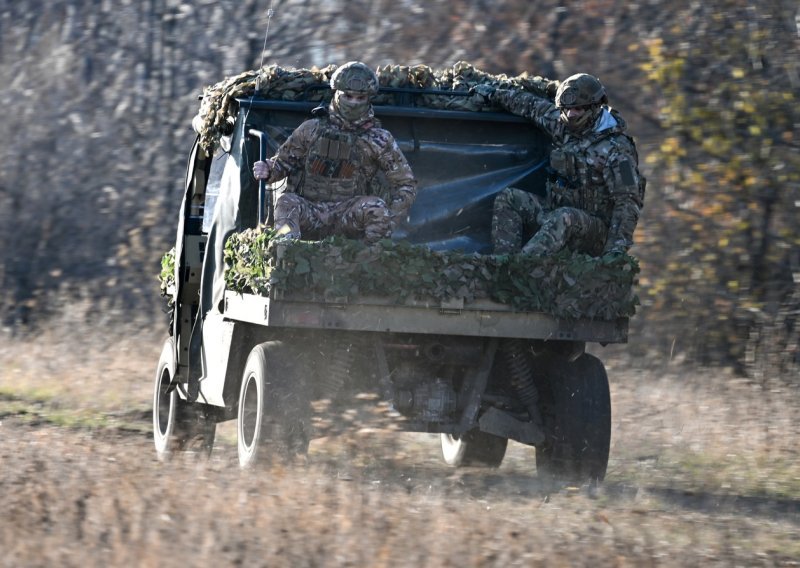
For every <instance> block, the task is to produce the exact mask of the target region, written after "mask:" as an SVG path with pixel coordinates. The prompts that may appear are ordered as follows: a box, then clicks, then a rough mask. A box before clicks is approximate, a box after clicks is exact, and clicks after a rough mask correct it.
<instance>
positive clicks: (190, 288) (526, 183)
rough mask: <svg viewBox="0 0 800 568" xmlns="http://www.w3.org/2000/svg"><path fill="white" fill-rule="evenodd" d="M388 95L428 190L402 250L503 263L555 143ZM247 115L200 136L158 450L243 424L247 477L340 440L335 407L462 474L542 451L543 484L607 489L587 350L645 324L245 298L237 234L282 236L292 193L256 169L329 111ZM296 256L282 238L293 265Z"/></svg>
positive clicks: (446, 300)
mask: <svg viewBox="0 0 800 568" xmlns="http://www.w3.org/2000/svg"><path fill="white" fill-rule="evenodd" d="M320 88H321V89H323V90H324V88H325V86H324V85H322V86H320ZM386 93H389V94H391V95H392V96H391V104H382V105H376V106H375V113H376V116H377V117H378V118H379V119H380V121H381V122H382V125H383V127H384V128H387V129H388V130H389V131H390V132H392V134H393V135H394V136H395V138H396V140H397V142H398V144H399V146H400V148H401V150H403V152H404V153H405V155H406V157H407V159H408V161H409V163H410V165H411V167H412V169H413V171H414V173H415V176H416V177H417V179H418V181H419V190H418V196H417V199H416V201H415V203H414V205H413V207H412V209H411V211H410V213H409V217H408V219H407V220H406V221H405V222H404V223H402V224H401V225H400V226H399V227H398V229H397V230H396V231H395V233H394V234H393V237H392V238H393V240H394V241H396V242H405V243H410V244H411V245H412V246H413V247H419V248H420V249H424V250H429V251H436V253H437V254H441V255H447V254H451V253H452V254H460V255H462V256H461V257H460V258H464V257H465V255H466V256H469V255H472V257H473V258H478V257H481V256H483V255H491V243H490V223H491V206H492V201H493V199H494V196H495V195H496V194H497V193H498V192H499V191H501V190H502V189H503V188H505V187H508V186H514V187H518V188H523V189H526V190H528V191H532V192H536V193H540V194H541V193H543V192H544V191H545V182H546V177H547V175H548V173H547V165H548V152H549V141H548V140H547V139H546V138H545V137H544V136H543V135H542V134H541V132H540V131H539V130H537V129H536V128H535V127H534V126H533V125H532V124H531V123H529V122H528V121H525V120H523V119H521V118H519V117H516V116H513V115H510V114H507V113H502V112H487V111H483V112H473V111H466V110H450V109H447V108H438V109H437V108H427V107H424V106H420V105H419V104H418V99H419V97H420V96H421V95H424V94H433V95H436V94H437V92H436V91H435V90H428V91H425V90H418V89H417V90H407V89H403V88H395V89H386V88H385V89H382V94H386ZM439 94H441V93H439ZM457 94H460V95H463V94H464V93H457ZM231 104H232V105H233V107H232V108H233V109H234V110H233V111H232V113H231V116H232V117H234V116H235V119H232V120H231V121H229V122H230V129H229V131H227V132H226V133H225V135H224V136H223V137H222V139H221V143H220V145H219V148H218V149H217V150H216V151H215V152H213V155H209V154H210V152H206V151H204V150H203V148H201V147H200V145H199V143H198V144H196V145H195V147H194V149H193V151H192V152H191V155H190V157H189V162H188V171H187V176H186V184H185V195H184V199H183V202H182V205H181V208H180V211H179V214H178V223H177V225H178V229H177V238H176V246H175V268H174V275H175V278H174V283H173V284H172V285H171V286H170V288H169V298H170V304H171V307H170V311H171V314H172V323H171V330H170V336H169V337H168V339H167V340H166V341H165V343H164V347H163V351H162V354H161V358H160V360H159V363H158V366H157V370H156V374H155V384H154V396H153V428H154V440H155V446H156V450H157V453H158V455H159V456H160V457H162V458H166V457H169V456H170V455H172V454H173V453H175V452H179V451H186V450H193V451H199V452H210V451H211V448H212V446H213V444H214V438H215V432H216V426H217V424H218V423H220V422H223V421H227V420H236V422H237V438H238V456H239V462H240V465H241V466H243V467H249V466H252V465H253V464H255V463H258V462H261V461H264V460H271V459H277V458H278V457H280V456H285V455H287V454H292V453H293V452H301V453H302V452H304V451H306V450H307V448H308V444H309V441H310V440H311V439H313V438H314V437H315V436H319V435H324V434H325V432H324V430H322V429H320V428H318V427H317V426H316V425H317V424H319V423H321V422H320V420H319V414H320V413H328V414H329V415H331V416H337V415H340V414H341V413H342V412H343V411H344V410H346V409H347V408H348V407H349V406H350V405H352V404H355V403H356V401H358V402H359V404H362V405H363V404H370V405H374V406H375V408H376V409H377V411H376V413H375V416H378V417H380V420H389V421H390V422H391V423H392V424H393V428H395V429H399V430H404V431H410V432H420V433H435V434H439V435H440V436H441V450H442V457H443V460H444V462H445V463H446V464H447V465H449V466H455V467H459V466H483V467H498V466H499V465H500V464H501V462H502V460H503V458H504V455H505V453H506V448H507V445H508V442H509V440H514V441H516V442H519V443H522V444H526V445H529V446H534V447H535V448H536V451H535V456H536V458H535V460H536V464H535V468H536V471H538V472H539V474H540V475H548V476H559V477H564V478H568V479H571V480H573V481H578V482H589V481H593V480H595V481H596V480H602V479H603V477H604V475H605V473H606V468H607V463H608V458H609V445H610V439H611V405H610V397H609V385H608V378H607V374H606V370H605V368H604V366H603V364H602V363H601V361H600V360H599V359H598V358H597V357H595V356H594V355H592V354H589V353H587V352H586V350H585V347H586V344H587V343H589V342H592V343H598V344H601V345H605V344H610V343H624V342H626V341H627V333H628V316H626V315H619V316H616V317H610V318H608V317H607V318H592V317H560V316H558V315H554V314H553V313H548V312H547V311H542V310H537V311H530V310H520V309H519V308H518V307H515V306H514V305H513V303H509V302H505V303H504V302H500V301H497V300H496V299H494V298H491V297H464V296H463V295H462V297H458V294H454V295H453V297H443V298H430V297H428V298H426V297H416V296H415V295H414V294H413V293H412V294H409V295H407V296H406V297H404V298H402V299H401V300H398V299H397V298H396V297H394V298H392V297H386V296H382V295H381V294H380V293H374V291H373V293H371V294H359V293H356V294H345V295H338V296H335V297H331V296H330V295H326V294H309V293H308V291H307V290H299V289H286V288H281V287H280V286H277V285H276V286H274V287H273V288H270V289H269V290H267V291H266V292H264V291H262V292H259V293H255V292H253V291H248V290H233V289H231V288H230V287H228V286H226V278H225V274H226V270H231V267H230V266H226V263H225V256H224V255H225V244H226V241H227V240H228V239H229V238H230V237H231V235H234V234H239V233H241V232H242V231H246V230H251V231H252V230H253V229H254V228H259V227H261V228H263V230H269V224H270V222H271V207H272V206H273V205H274V200H275V194H276V192H278V191H280V187H265V186H264V185H263V182H258V181H257V180H255V179H254V178H253V175H252V164H253V162H254V161H256V160H257V159H264V158H265V157H267V156H269V155H271V154H272V153H274V152H275V150H276V149H277V147H278V146H279V145H280V144H281V143H282V142H283V141H284V140H285V139H286V138H287V136H288V135H289V134H290V133H291V132H292V130H293V129H294V128H295V127H297V126H298V125H299V124H300V123H301V122H302V121H303V120H306V119H308V118H309V117H310V116H311V114H310V113H311V111H312V109H313V108H315V107H316V106H318V103H316V102H308V101H302V100H294V101H286V100H273V99H267V98H264V97H261V96H257V95H253V96H249V97H239V98H237V99H236V100H235V101H232V102H231ZM258 230H261V229H258ZM303 244H304V245H306V246H309V244H308V243H303ZM291 246H292V243H286V244H280V243H279V244H278V245H276V247H275V251H276V255H277V256H281V255H282V254H285V253H286V251H287V250H288V249H287V247H291ZM310 246H314V244H313V243H312V244H311V245H310ZM378 254H380V253H378ZM279 261H280V259H278V262H279ZM401 270H402V269H401ZM529 278H530V279H531V284H530V286H531V289H532V290H533V291H534V292H535V291H536V285H535V279H536V277H535V275H531V276H530V277H529ZM597 301H598V302H603V301H605V299H604V298H601V297H598V298H597ZM365 400H366V401H367V402H366V403H365ZM319 401H324V403H325V404H323V405H320V404H317V403H318V402H319ZM320 409H322V410H320ZM532 471H533V468H532Z"/></svg>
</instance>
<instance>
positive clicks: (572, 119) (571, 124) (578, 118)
mask: <svg viewBox="0 0 800 568" xmlns="http://www.w3.org/2000/svg"><path fill="white" fill-rule="evenodd" d="M570 110H572V109H569V108H564V109H561V121H562V122H564V123H565V124H566V125H567V128H568V129H569V130H570V131H571V132H582V131H583V130H585V129H586V128H587V127H589V126H590V125H591V124H592V123H593V122H594V119H595V118H597V112H596V110H595V109H594V108H587V109H585V110H584V111H583V112H582V113H580V114H578V113H574V110H573V112H572V113H571V112H570ZM570 115H572V116H570Z"/></svg>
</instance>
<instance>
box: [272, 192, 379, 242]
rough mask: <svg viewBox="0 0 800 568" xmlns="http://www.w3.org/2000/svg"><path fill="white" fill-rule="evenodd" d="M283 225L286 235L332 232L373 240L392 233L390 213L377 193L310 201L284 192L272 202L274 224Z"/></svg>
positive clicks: (313, 235) (322, 235)
mask: <svg viewBox="0 0 800 568" xmlns="http://www.w3.org/2000/svg"><path fill="white" fill-rule="evenodd" d="M284 225H286V226H287V227H288V229H289V231H290V232H289V233H288V234H287V236H290V237H294V238H300V235H304V236H305V238H309V239H324V238H325V237H328V236H331V235H342V236H345V237H350V238H356V239H361V238H363V239H364V240H365V241H367V242H368V243H374V242H376V241H378V240H380V239H383V238H387V237H389V236H390V235H391V234H392V215H391V213H390V212H389V208H388V207H387V206H386V203H385V202H384V201H383V199H381V198H380V197H374V196H371V195H360V196H357V197H351V198H350V199H346V200H344V201H309V200H308V199H305V198H303V197H300V196H299V195H297V194H296V193H284V194H283V195H281V196H280V197H279V198H278V201H277V203H276V204H275V227H276V228H277V229H280V228H281V227H282V226H284Z"/></svg>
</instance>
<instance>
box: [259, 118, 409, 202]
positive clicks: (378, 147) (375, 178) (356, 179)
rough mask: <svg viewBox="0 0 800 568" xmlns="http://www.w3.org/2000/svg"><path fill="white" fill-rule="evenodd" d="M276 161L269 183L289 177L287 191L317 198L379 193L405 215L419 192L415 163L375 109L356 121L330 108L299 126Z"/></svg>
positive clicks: (279, 151)
mask: <svg viewBox="0 0 800 568" xmlns="http://www.w3.org/2000/svg"><path fill="white" fill-rule="evenodd" d="M271 162H272V171H271V173H270V177H269V179H268V180H267V181H268V182H270V183H272V182H275V181H279V180H281V179H284V178H286V177H288V180H287V187H286V190H285V191H288V192H291V193H297V194H298V195H301V196H303V197H305V198H306V199H309V200H311V201H344V200H345V199H349V198H351V197H355V196H358V195H377V196H379V197H382V198H383V199H384V201H386V204H387V205H388V207H389V210H390V211H391V213H392V215H393V216H394V217H404V216H405V215H406V213H407V212H408V209H409V208H410V207H411V204H412V203H413V202H414V198H415V197H416V193H417V182H416V180H415V179H414V174H413V173H412V172H411V167H410V166H409V165H408V162H407V161H406V158H405V156H404V155H403V153H402V152H401V151H400V148H398V146H397V143H396V142H395V140H394V137H393V136H392V135H391V133H389V131H388V130H384V129H383V128H381V127H380V123H379V122H378V120H377V119H376V118H375V117H374V114H373V112H372V109H370V112H369V113H368V116H367V117H366V118H364V119H362V120H360V121H358V122H356V123H350V122H347V121H346V120H344V119H343V118H341V117H340V116H339V115H338V114H337V113H336V112H335V111H334V110H333V108H332V107H329V109H328V114H327V116H321V117H318V118H312V119H310V120H307V121H305V122H304V123H302V124H301V125H300V126H298V127H297V128H296V129H295V131H294V132H292V134H291V135H290V136H289V138H287V140H286V142H284V143H283V144H282V145H281V147H280V148H278V151H277V152H276V154H275V156H274V157H273V158H272V159H271Z"/></svg>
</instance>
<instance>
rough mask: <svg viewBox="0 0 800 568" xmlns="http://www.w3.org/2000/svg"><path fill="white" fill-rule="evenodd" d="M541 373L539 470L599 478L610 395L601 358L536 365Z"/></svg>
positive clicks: (604, 462) (572, 478)
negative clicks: (542, 438) (543, 434)
mask: <svg viewBox="0 0 800 568" xmlns="http://www.w3.org/2000/svg"><path fill="white" fill-rule="evenodd" d="M538 367H539V368H540V369H542V371H543V374H544V376H545V379H546V380H544V381H541V384H540V385H538V386H540V389H541V391H542V392H541V395H542V398H543V403H544V409H545V413H544V414H545V416H544V419H545V430H546V432H547V435H546V439H545V442H544V444H542V445H541V446H537V447H536V469H537V471H538V472H539V475H542V476H545V477H549V478H554V479H556V480H559V479H560V480H564V481H569V482H577V483H586V482H598V481H602V480H603V478H604V477H605V475H606V468H607V467H608V454H609V448H610V446H611V396H610V394H609V387H608V375H607V374H606V370H605V367H604V366H603V363H602V362H601V361H600V360H599V359H598V358H597V357H594V356H593V355H589V354H586V353H585V354H583V355H581V356H580V357H579V358H578V359H576V360H575V361H574V362H572V363H570V362H569V361H567V360H565V359H555V358H554V359H552V360H550V361H545V362H542V363H541V364H539V365H538Z"/></svg>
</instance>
